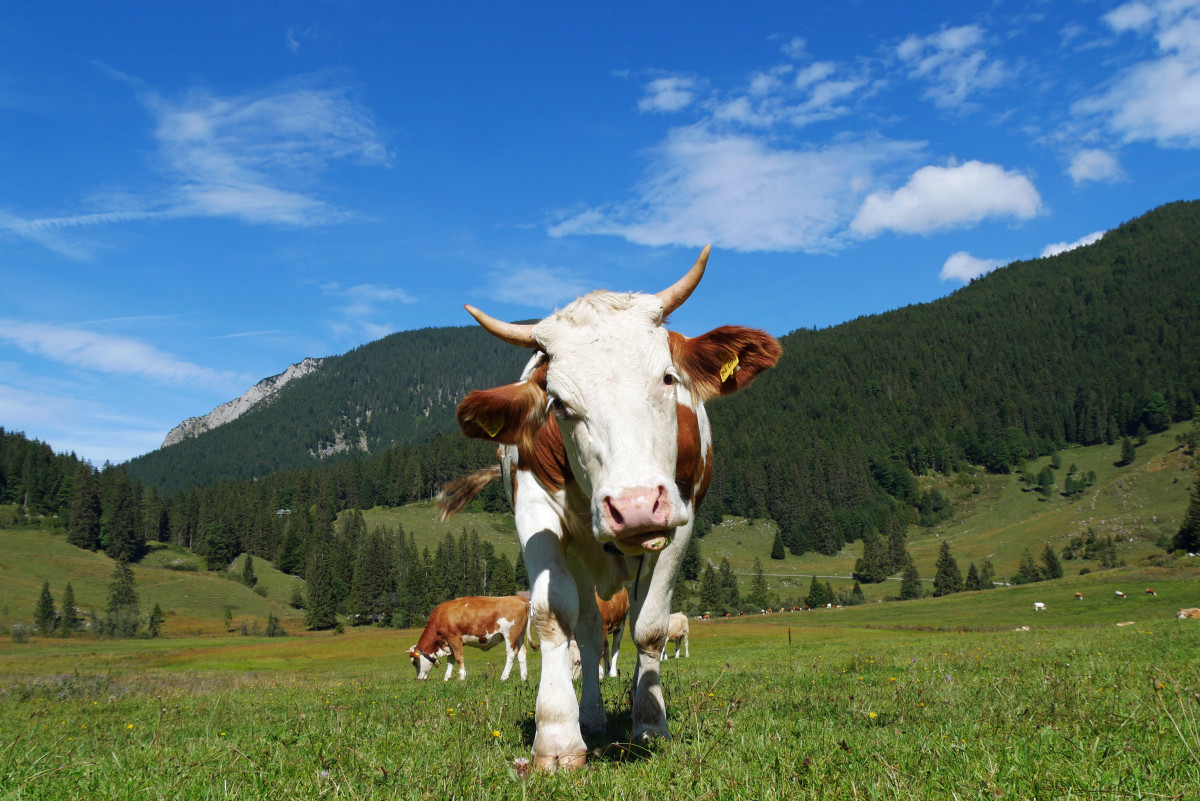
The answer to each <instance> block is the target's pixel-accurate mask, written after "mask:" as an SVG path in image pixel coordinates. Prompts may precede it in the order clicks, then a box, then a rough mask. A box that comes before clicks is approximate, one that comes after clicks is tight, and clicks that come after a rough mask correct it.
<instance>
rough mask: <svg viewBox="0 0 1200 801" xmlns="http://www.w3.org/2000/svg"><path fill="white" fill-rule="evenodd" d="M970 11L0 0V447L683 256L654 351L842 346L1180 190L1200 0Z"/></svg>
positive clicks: (997, 6)
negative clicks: (672, 310) (724, 333)
mask: <svg viewBox="0 0 1200 801" xmlns="http://www.w3.org/2000/svg"><path fill="white" fill-rule="evenodd" d="M972 5H973V4H962V3H921V4H902V3H894V2H849V3H840V4H832V3H830V4H812V3H772V4H729V3H705V2H689V3H677V2H663V3H637V4H633V3H616V4H611V3H610V4H588V5H587V6H585V5H584V4H569V3H522V4H496V3H487V4H485V3H473V2H466V3H457V4H444V3H407V2H400V3H397V2H390V3H373V2H338V0H330V1H329V2H305V0H297V1H296V2H288V3H254V2H250V3H247V2H237V3H220V2H206V3H186V4H185V3H172V4H147V3H122V2H113V3H93V2H75V3H72V2H61V3H10V4H6V5H5V6H4V7H2V8H0V425H2V426H4V427H5V428H6V429H8V430H10V431H13V430H15V431H24V432H25V433H26V434H27V435H28V436H30V437H35V438H38V439H41V440H43V441H46V442H48V443H49V444H50V445H51V446H53V447H54V448H55V449H56V450H58V451H73V452H75V453H76V454H77V455H79V456H81V457H83V458H86V459H89V460H92V461H93V462H95V463H97V464H100V463H102V462H104V461H105V460H110V461H113V462H120V461H124V460H125V459H128V458H131V457H133V456H135V455H138V454H141V453H145V452H147V451H150V450H153V449H154V448H156V447H158V445H159V444H160V443H161V441H162V438H163V436H164V435H165V434H166V432H167V431H168V430H169V429H170V428H171V427H172V426H174V425H175V424H176V423H178V422H180V421H181V420H183V419H184V418H187V417H190V416H194V415H202V414H205V413H207V412H208V411H209V410H211V409H212V408H213V407H215V406H217V405H218V404H220V403H223V402H224V401H227V400H230V399H232V398H234V397H236V396H237V395H239V394H241V393H242V392H243V391H244V390H245V389H247V388H248V387H249V386H250V385H251V384H253V383H254V382H256V381H258V380H259V379H261V378H264V377H266V376H268V375H273V374H276V373H279V372H282V371H283V370H284V369H286V367H287V366H288V365H289V364H291V363H293V362H297V361H300V360H301V359H303V358H304V357H306V356H327V355H334V354H339V353H344V352H345V351H347V350H349V349H351V348H353V347H356V346H358V345H361V344H363V343H366V342H369V341H372V340H374V339H378V338H379V337H381V336H384V335H386V334H388V333H390V332H393V331H402V330H408V329H414V328H421V327H425V326H443V325H465V324H467V323H469V322H470V320H469V318H468V317H467V316H466V314H465V312H463V310H462V304H463V303H472V304H474V305H477V306H480V307H481V308H483V309H485V310H486V311H488V312H489V313H491V314H492V315H494V316H497V317H501V318H507V319H527V318H532V317H538V316H541V315H544V314H546V313H548V312H549V311H551V310H552V309H553V308H554V307H555V306H561V305H563V304H565V303H567V302H569V301H570V300H571V299H573V298H574V297H575V296H576V295H577V294H579V293H581V292H583V291H587V290H590V289H595V288H607V289H614V290H627V289H628V290H639V291H657V290H659V289H661V288H663V287H664V286H666V285H668V284H669V283H671V282H672V281H674V280H675V279H676V278H677V277H678V276H679V275H680V274H681V273H682V272H683V271H684V270H685V269H686V268H687V267H688V266H690V264H691V263H692V261H693V260H694V259H695V256H696V254H697V252H698V251H699V248H700V247H701V246H702V245H704V244H705V243H706V242H711V243H712V245H713V255H712V258H711V260H710V262H709V270H708V274H707V276H706V277H705V280H704V283H703V284H702V285H701V286H700V288H699V289H698V290H697V292H696V294H695V295H694V296H693V298H692V300H690V301H689V302H688V304H686V305H685V306H684V307H683V308H682V309H680V310H679V311H678V312H677V313H676V314H675V316H674V321H673V322H674V327H675V328H676V329H677V330H680V331H682V332H683V333H685V334H690V335H694V334H699V333H702V332H704V331H706V330H708V329H710V328H712V327H715V326H717V325H721V324H725V323H741V324H749V325H755V326H758V327H762V328H765V329H767V330H769V331H771V332H772V333H775V334H779V335H782V334H785V333H787V332H789V331H792V330H794V329H796V328H800V327H813V326H816V327H825V326H830V325H836V324H837V323H840V322H844V321H846V320H849V319H853V318H855V317H859V316H862V315H867V314H875V313H879V312H884V311H887V310H889V309H894V308H897V307H900V306H904V305H908V304H911V303H919V302H924V301H928V300H932V299H934V298H937V297H941V296H943V295H946V294H948V293H950V292H952V291H954V290H955V289H957V288H958V287H960V286H962V285H963V283H964V282H965V281H968V280H970V278H971V277H973V276H975V275H979V274H982V273H983V272H986V271H988V270H991V269H996V268H999V267H1002V266H1003V265H1004V264H1007V263H1009V262H1011V261H1012V260H1014V259H1024V258H1033V257H1037V256H1040V255H1043V254H1044V253H1047V252H1050V251H1052V250H1053V249H1055V248H1057V249H1063V248H1067V247H1071V246H1073V245H1075V244H1077V243H1080V242H1086V241H1090V240H1091V239H1094V238H1096V237H1098V236H1100V235H1102V233H1103V232H1104V231H1105V230H1106V229H1108V228H1111V227H1113V226H1115V225H1117V224H1119V223H1121V222H1123V221H1125V220H1127V219H1130V218H1132V217H1135V216H1137V215H1139V214H1141V213H1143V212H1145V211H1148V210H1149V209H1151V208H1153V207H1155V206H1158V205H1160V204H1162V203H1166V202H1170V201H1174V200H1180V199H1195V198H1196V197H1197V195H1198V194H1200V192H1198V191H1197V190H1198V188H1200V154H1198V152H1197V151H1198V148H1200V0H1170V1H1168V2H1130V3H1105V2H1078V3H1055V2H995V3H992V4H990V5H988V6H986V7H981V6H976V7H974V8H972ZM1048 249H1049V250H1048Z"/></svg>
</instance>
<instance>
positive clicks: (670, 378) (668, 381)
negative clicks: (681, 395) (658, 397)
mask: <svg viewBox="0 0 1200 801" xmlns="http://www.w3.org/2000/svg"><path fill="white" fill-rule="evenodd" d="M678 380H679V378H678V377H677V376H676V375H675V374H674V373H664V374H663V386H665V387H669V386H672V385H673V384H674V383H675V382H676V381H678Z"/></svg>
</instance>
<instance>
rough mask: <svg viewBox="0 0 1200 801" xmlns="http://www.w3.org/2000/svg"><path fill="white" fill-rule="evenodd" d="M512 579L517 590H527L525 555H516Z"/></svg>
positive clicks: (527, 570)
mask: <svg viewBox="0 0 1200 801" xmlns="http://www.w3.org/2000/svg"><path fill="white" fill-rule="evenodd" d="M513 577H514V578H515V579H516V582H517V589H518V590H527V589H529V568H527V567H525V555H524V554H518V555H517V560H516V563H515V564H514V565H513Z"/></svg>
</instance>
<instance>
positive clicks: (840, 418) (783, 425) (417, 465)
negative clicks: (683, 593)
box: [127, 202, 1200, 553]
mask: <svg viewBox="0 0 1200 801" xmlns="http://www.w3.org/2000/svg"><path fill="white" fill-rule="evenodd" d="M1198 277H1200V203H1198V202H1181V203H1173V204H1170V205H1167V206H1163V207H1161V208H1159V209H1156V210H1154V211H1152V212H1150V213H1148V214H1146V215H1144V216H1142V217H1140V218H1138V219H1136V220H1132V221H1130V222H1128V223H1125V224H1124V225H1121V226H1119V227H1117V228H1115V229H1113V230H1111V231H1110V232H1109V233H1108V234H1107V235H1105V236H1104V237H1103V239H1101V240H1100V241H1098V242H1096V243H1095V244H1092V245H1089V246H1087V247H1083V248H1078V249H1076V250H1073V251H1070V252H1067V253H1063V254H1059V255H1057V256H1053V257H1050V258H1046V259H1035V260H1030V261H1025V262H1017V263H1014V264H1011V265H1009V266H1007V267H1005V268H1002V269H999V270H996V271H994V272H992V273H990V274H988V275H987V276H984V277H982V278H979V279H976V280H975V281H973V282H972V283H971V284H969V285H968V286H966V287H963V288H962V289H960V290H958V291H956V292H954V293H952V294H951V295H949V296H947V297H945V298H941V299H939V300H937V301H934V302H931V303H925V304H919V305H913V306H909V307H905V308H901V309H897V310H895V311H892V312H888V313H886V314H880V315H874V316H870V317H863V318H860V319H857V320H853V321H850V322H848V323H845V324H842V325H839V326H835V327H832V328H827V329H823V330H819V331H817V330H807V329H800V330H797V331H795V332H793V333H791V334H789V335H787V336H785V337H783V338H782V339H781V342H782V344H783V350H784V354H783V358H782V359H781V360H780V363H779V365H778V366H777V367H776V368H775V369H773V370H771V371H769V372H768V373H766V374H765V375H764V376H763V377H762V378H760V379H759V380H758V381H757V382H756V384H755V385H754V387H753V388H752V389H751V390H749V391H748V392H744V393H740V394H738V395H736V396H733V397H730V398H726V399H721V400H719V401H716V402H714V403H713V404H712V405H711V408H710V414H711V416H712V418H713V428H714V438H715V440H716V448H717V453H718V457H719V458H718V459H717V467H716V472H715V473H714V477H713V485H712V488H711V489H710V492H709V499H710V500H709V502H708V503H707V505H706V509H705V516H706V517H709V518H711V517H713V516H716V515H719V514H722V513H724V514H736V515H740V516H743V517H748V518H763V517H770V518H771V519H773V520H775V521H776V522H777V523H778V524H779V526H780V528H781V529H782V530H783V532H784V534H785V538H786V540H787V543H788V545H789V546H790V547H791V548H792V549H793V551H794V552H803V551H805V550H820V551H822V552H825V553H834V552H836V551H837V549H838V548H839V547H841V545H842V544H843V543H844V542H846V541H849V540H853V539H858V538H860V537H861V536H863V535H864V534H865V533H866V532H868V531H870V530H872V529H876V530H882V529H885V528H887V527H889V526H893V525H897V524H899V525H904V524H916V523H918V522H921V521H922V520H927V519H934V518H936V517H937V514H938V511H937V510H938V508H939V500H938V498H937V497H935V496H931V495H930V494H929V493H923V492H922V491H920V490H919V489H918V486H917V482H916V481H915V478H914V476H916V475H921V474H925V473H929V472H938V473H947V474H948V473H953V472H956V471H958V470H960V469H962V468H965V467H967V466H970V465H980V466H983V467H984V468H986V469H987V470H989V471H991V472H994V473H1003V472H1007V471H1010V470H1013V469H1014V468H1016V466H1017V465H1019V464H1020V463H1022V462H1023V461H1025V460H1026V459H1028V458H1031V457H1033V456H1036V455H1038V454H1048V453H1050V452H1052V451H1053V450H1056V449H1060V448H1062V447H1064V446H1066V445H1069V444H1073V443H1074V444H1084V445H1087V444H1095V443H1098V442H1110V443H1111V442H1113V441H1119V440H1120V439H1122V438H1124V437H1127V436H1129V437H1133V436H1136V435H1137V434H1138V432H1139V430H1140V429H1143V428H1144V429H1146V430H1147V431H1151V432H1153V431H1160V430H1163V428H1165V426H1166V425H1167V424H1168V423H1169V422H1170V421H1172V420H1176V421H1177V420H1182V419H1189V418H1191V417H1192V415H1193V409H1194V406H1195V404H1196V401H1197V399H1200V292H1198V291H1197V289H1196V287H1197V285H1198V282H1197V278H1198ZM747 322H752V320H749V321H747ZM525 358H526V354H525V353H524V352H522V351H520V350H519V349H517V348H513V347H511V346H509V345H506V344H504V343H502V342H500V341H499V340H497V339H495V338H494V337H491V336H490V335H488V334H487V333H486V332H484V331H482V330H481V329H480V328H478V327H474V326H473V327H468V328H443V329H424V330H422V331H413V332H405V333H400V334H393V335H391V336H390V337H387V338H385V339H382V340H379V341H378V342H374V343H371V344H369V345H365V346H363V347H361V348H358V349H357V350H355V351H351V352H350V353H347V354H345V355H344V356H340V357H333V358H330V359H328V360H327V361H326V362H325V364H324V365H323V366H322V368H321V369H320V370H318V371H317V372H315V373H312V374H310V375H308V376H305V377H303V378H300V379H296V380H295V381H292V382H290V383H289V384H288V385H287V386H285V387H283V389H281V390H280V391H279V392H278V393H277V395H276V397H275V400H274V401H273V402H271V403H270V404H268V405H265V406H262V405H260V406H259V407H256V408H255V409H254V410H252V411H250V412H249V413H246V414H243V415H242V416H241V417H238V418H237V419H236V420H234V421H232V422H230V423H228V424H226V425H223V426H220V427H218V428H216V429H214V430H212V431H208V432H206V433H204V434H201V435H200V436H197V437H195V438H192V439H187V440H184V441H183V442H180V443H177V444H175V445H172V446H170V447H168V448H164V449H162V450H160V451H156V452H154V453H152V454H148V455H146V456H143V457H140V458H139V459H136V460H134V461H132V462H130V463H128V465H127V468H128V470H129V472H130V474H131V475H132V476H133V477H134V478H137V479H140V480H141V481H142V482H143V483H144V484H146V485H148V486H154V487H157V488H159V489H165V490H169V491H173V490H179V489H182V488H185V487H189V486H197V485H207V484H211V483H213V482H215V481H217V480H219V479H223V478H233V479H250V478H256V479H262V478H264V477H266V476H269V475H271V474H272V473H276V472H278V471H282V470H294V469H301V468H303V469H305V470H312V469H314V468H316V467H318V466H319V465H322V463H324V464H325V466H324V467H321V468H320V469H321V470H326V469H328V470H331V471H333V474H332V475H331V476H330V477H328V478H314V477H311V476H310V477H304V478H288V477H280V479H279V480H278V481H277V482H272V483H273V485H274V486H276V489H277V491H278V493H279V494H280V496H281V497H287V495H288V493H289V492H291V493H293V494H295V493H299V494H301V495H303V496H306V497H309V496H311V491H312V490H311V488H312V485H313V483H314V482H317V483H320V482H321V481H329V482H332V483H333V484H334V485H336V486H337V487H352V489H353V492H352V493H351V492H350V491H349V490H342V489H339V490H338V492H340V493H341V495H340V496H339V500H338V501H337V502H339V503H340V502H343V501H344V499H345V498H347V497H349V496H350V494H353V496H354V498H355V501H356V502H357V503H359V504H362V505H364V506H367V507H369V506H371V505H374V504H377V503H386V504H395V503H406V502H409V501H411V500H415V499H418V498H421V497H428V493H429V492H430V490H431V488H432V487H433V486H434V484H435V483H436V482H437V481H440V480H443V479H444V478H448V477H452V471H453V470H457V469H461V468H462V467H464V466H466V465H471V464H474V463H476V462H477V461H478V460H480V459H486V458H492V459H494V452H493V454H492V455H491V456H490V457H489V456H488V454H487V453H486V452H485V451H486V447H484V448H478V447H474V446H476V445H478V444H479V443H473V442H468V441H466V440H465V438H463V437H461V436H460V435H458V434H457V433H456V426H455V424H454V421H453V409H454V406H455V404H456V403H457V402H458V400H459V399H461V398H462V397H463V396H464V395H465V394H466V393H467V392H468V391H469V390H471V389H473V388H477V387H487V386H495V385H497V384H502V383H506V382H509V381H511V380H512V377H513V375H515V374H516V373H517V372H518V371H519V369H520V366H521V363H522V361H523V360H524V359H525ZM439 434H450V436H438V435H439ZM339 442H340V443H343V444H345V443H349V444H352V445H354V450H352V451H349V452H343V453H342V454H340V455H337V456H334V457H332V458H331V457H329V456H323V454H327V453H329V452H330V451H331V449H332V448H334V447H335V446H336V445H337V444H338V443H339ZM355 455H356V456H358V457H361V458H360V459H358V460H356V461H357V462H359V463H360V464H358V465H357V466H346V463H345V460H346V458H347V456H355ZM295 482H301V483H302V484H303V486H304V488H303V489H298V490H297V489H294V488H293V489H287V486H285V485H289V483H291V484H295Z"/></svg>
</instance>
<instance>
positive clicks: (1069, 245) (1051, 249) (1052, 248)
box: [1041, 231, 1108, 259]
mask: <svg viewBox="0 0 1200 801" xmlns="http://www.w3.org/2000/svg"><path fill="white" fill-rule="evenodd" d="M1106 233H1108V232H1107V231H1095V232H1093V233H1090V234H1088V235H1087V236H1081V237H1080V238H1079V239H1076V240H1075V241H1074V242H1055V243H1054V244H1053V245H1046V247H1044V248H1042V253H1041V257H1042V258H1043V259H1047V258H1049V257H1051V256H1057V255H1058V254H1059V253H1066V252H1067V251H1068V250H1074V249H1075V248H1081V247H1083V246H1084V245H1090V244H1092V243H1093V242H1099V241H1100V240H1101V239H1103V238H1104V235H1105V234H1106Z"/></svg>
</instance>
